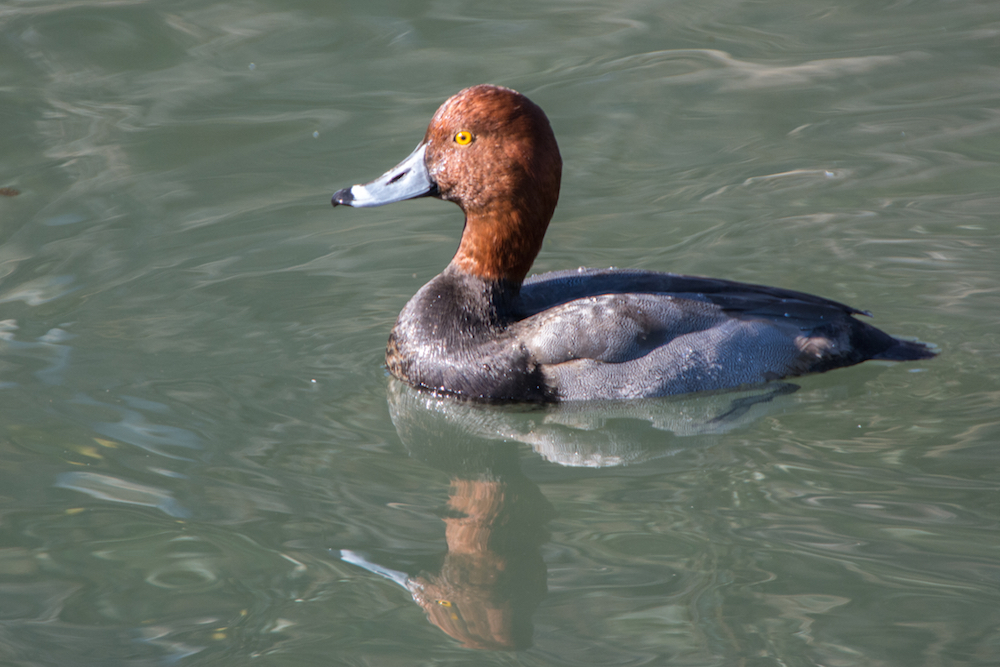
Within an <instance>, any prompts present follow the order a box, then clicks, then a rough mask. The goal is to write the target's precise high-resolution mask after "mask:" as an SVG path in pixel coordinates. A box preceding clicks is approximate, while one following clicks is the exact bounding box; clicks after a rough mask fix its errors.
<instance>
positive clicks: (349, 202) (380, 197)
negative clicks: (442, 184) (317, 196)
mask: <svg viewBox="0 0 1000 667" xmlns="http://www.w3.org/2000/svg"><path fill="white" fill-rule="evenodd" d="M426 149H427V144H425V143H423V142H420V145H419V146H417V148H416V149H415V150H414V151H413V152H412V153H410V156H409V157H408V158H406V159H405V160H403V161H402V162H400V163H399V164H397V165H396V166H395V167H393V168H392V169H390V170H389V171H387V172H385V173H384V174H382V175H381V176H379V177H378V178H376V179H375V180H374V181H372V182H371V183H365V184H363V185H352V186H351V187H349V188H344V189H343V190H337V191H336V192H335V193H333V199H332V200H331V201H332V202H333V205H334V206H337V205H338V204H342V205H344V206H353V207H355V208H364V207H367V206H381V205H382V204H391V203H393V202H397V201H403V200H404V199H414V198H416V197H428V196H432V195H435V194H437V183H435V182H434V179H433V178H431V175H430V173H429V172H428V171H427V165H425V164H424V152H425V151H426Z"/></svg>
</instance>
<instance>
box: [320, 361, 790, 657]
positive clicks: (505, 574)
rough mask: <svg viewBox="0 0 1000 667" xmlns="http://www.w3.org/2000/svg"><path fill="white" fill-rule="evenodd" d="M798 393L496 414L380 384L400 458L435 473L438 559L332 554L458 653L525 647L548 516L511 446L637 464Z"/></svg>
mask: <svg viewBox="0 0 1000 667" xmlns="http://www.w3.org/2000/svg"><path fill="white" fill-rule="evenodd" d="M797 389H798V387H797V386H796V385H793V384H790V383H773V384H768V385H764V386H760V387H754V388H751V389H747V390H744V391H738V392H724V393H717V394H707V395H701V396H695V397H691V396H688V397H681V398H674V399H656V400H648V401H630V402H627V403H618V404H607V403H603V404H596V405H594V404H581V405H573V404H569V405H566V404H564V405H561V406H556V407H544V408H540V407H523V408H519V407H515V408H511V407H498V406H489V405H480V404H474V403H468V402H459V401H455V400H453V399H450V398H446V397H439V396H435V395H433V394H428V393H424V392H420V391H417V390H414V389H412V388H410V387H407V386H406V385H404V384H402V383H400V382H398V381H395V380H390V385H389V392H388V396H389V409H390V414H391V416H392V421H393V424H394V425H395V426H396V430H397V432H398V434H399V437H400V439H401V440H402V441H403V444H404V445H405V446H406V448H407V450H408V451H409V453H410V455H411V456H412V457H413V458H414V459H417V460H419V461H422V462H423V463H425V464H427V465H429V466H431V467H433V468H436V469H437V470H440V471H442V472H444V473H446V474H447V475H448V476H449V478H450V480H451V487H450V495H449V498H448V501H447V503H446V504H445V506H444V508H443V510H442V512H441V513H440V516H441V519H442V520H443V521H444V523H445V526H446V527H445V542H446V547H447V548H446V551H445V552H444V554H443V555H441V556H440V557H439V558H436V559H434V562H433V563H431V564H428V563H414V562H412V560H411V561H410V562H409V563H407V564H406V565H396V567H400V568H402V569H395V568H394V567H390V566H389V565H387V564H384V562H385V561H387V560H397V561H400V562H403V561H407V560H408V559H407V558H406V556H405V555H395V557H394V556H393V555H388V556H386V557H384V558H380V559H379V560H382V561H383V562H382V563H380V562H376V560H375V558H374V557H373V556H371V555H369V554H365V553H361V552H358V551H354V550H349V549H342V550H341V551H340V557H341V559H342V560H344V561H345V562H348V563H351V564H354V565H357V566H359V567H362V568H364V569H366V570H368V571H370V572H372V573H374V574H378V575H380V576H383V577H385V578H387V579H389V580H391V581H393V582H395V583H397V584H398V585H400V586H402V587H403V588H405V589H406V590H407V591H409V593H410V595H412V596H413V600H414V601H415V602H416V603H417V604H419V605H420V606H421V607H422V608H423V610H424V612H425V613H426V614H427V618H428V620H429V621H430V622H431V623H433V624H434V625H436V626H437V627H439V628H440V629H441V630H443V631H444V632H445V633H447V634H448V635H450V636H451V637H453V638H454V639H456V640H458V641H460V642H462V644H463V646H465V647H466V648H474V649H485V650H517V649H524V648H527V647H529V646H531V643H532V634H533V621H532V618H533V616H534V613H535V611H536V610H537V608H538V606H539V604H540V603H541V601H542V600H543V599H544V597H545V594H546V591H547V587H546V574H547V572H546V566H545V562H544V561H543V559H542V553H541V547H542V545H543V544H544V543H545V542H547V541H548V539H549V534H548V532H547V529H546V524H547V523H548V522H549V521H550V520H551V519H552V518H553V517H554V516H555V509H554V508H553V507H552V505H551V503H549V501H548V500H547V499H546V498H545V496H544V495H543V494H542V491H541V489H540V488H539V487H538V485H537V484H536V483H535V482H533V481H532V480H530V479H529V478H528V477H526V476H525V474H524V473H523V472H522V470H521V464H520V455H519V443H521V444H527V445H529V446H531V448H532V449H533V450H534V451H535V452H536V453H538V454H539V455H541V456H542V457H543V458H545V459H546V460H548V461H550V462H552V463H556V464H559V465H561V466H569V467H590V468H604V467H613V466H622V465H628V464H635V463H640V462H643V461H648V460H650V459H654V458H659V457H663V456H669V455H670V454H671V453H672V452H674V451H676V447H675V446H674V445H673V444H672V442H671V438H670V437H665V436H666V435H667V432H672V433H673V434H674V435H696V434H715V433H723V432H726V431H729V430H732V429H734V428H736V427H738V426H744V425H746V424H748V423H750V422H752V421H754V420H756V419H758V418H760V417H761V416H763V415H764V414H766V413H767V412H768V411H769V410H773V409H774V408H775V407H776V406H780V405H781V401H780V400H779V399H781V398H782V397H785V396H789V395H790V394H792V393H794V392H795V391H796V390H797Z"/></svg>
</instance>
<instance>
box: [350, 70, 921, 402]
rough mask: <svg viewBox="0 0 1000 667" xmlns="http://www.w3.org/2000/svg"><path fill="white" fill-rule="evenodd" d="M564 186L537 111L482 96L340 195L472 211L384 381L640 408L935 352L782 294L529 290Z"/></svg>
mask: <svg viewBox="0 0 1000 667" xmlns="http://www.w3.org/2000/svg"><path fill="white" fill-rule="evenodd" d="M561 176H562V158H561V157H560V156H559V147H558V146H557V145H556V139H555V136H554V135H553V133H552V128H551V127H550V126H549V121H548V118H546V116H545V113H544V112H543V111H542V110H541V109H540V108H539V107H538V106H536V105H535V104H534V103H533V102H531V101H530V100H529V99H528V98H527V97H525V96H524V95H521V94H520V93H518V92H515V91H513V90H510V89H508V88H502V87H499V86H492V85H480V86H474V87H472V88H467V89H465V90H463V91H461V92H459V93H458V94H456V95H454V96H453V97H451V98H450V99H448V100H447V101H446V102H445V103H444V104H443V105H441V108H439V109H438V110H437V112H436V113H435V114H434V117H433V118H432V119H431V122H430V126H429V127H428V128H427V133H426V134H425V135H424V138H423V140H422V141H421V142H420V144H419V145H418V146H417V147H416V149H415V150H414V151H413V152H412V153H411V154H410V156H409V157H407V158H406V159H405V160H403V161H402V162H400V163H399V164H398V165H397V166H395V167H393V168H392V169H390V170H389V171H387V172H386V173H385V174H383V175H382V176H380V177H379V178H377V179H375V180H374V181H371V182H370V183H366V184H364V185H354V186H352V187H349V188H345V189H343V190H339V191H337V192H336V193H335V194H334V195H333V205H334V206H337V205H338V204H340V205H344V206H354V207H367V206H381V205H382V204H389V203H392V202H398V201H402V200H404V199H414V198H417V197H428V196H429V197H437V198H438V199H446V200H448V201H453V202H455V203H456V204H458V205H459V206H460V207H461V209H462V211H463V212H464V213H465V227H464V229H463V230H462V240H461V242H460V244H459V246H458V251H457V252H456V253H455V256H454V258H453V259H452V260H451V263H450V264H448V266H447V267H445V269H444V271H443V272H442V273H441V274H440V275H438V276H437V277H435V278H434V279H433V280H431V281H430V282H429V283H427V284H426V285H424V286H423V287H422V288H421V289H420V291H418V292H417V293H416V295H415V296H414V297H413V298H412V299H410V301H409V303H407V304H406V307H405V308H403V311H402V312H401V313H400V314H399V318H398V319H397V320H396V325H395V326H394V327H393V329H392V333H391V334H390V335H389V343H388V348H387V350H386V365H387V366H388V368H389V371H390V372H391V373H392V374H393V375H395V376H396V377H397V378H399V379H400V380H402V381H404V382H406V383H408V384H410V385H413V386H415V387H418V388H422V389H427V390H431V391H435V392H440V393H445V394H452V395H456V396H461V397H465V398H470V399H476V400H483V401H531V402H551V401H575V400H599V399H633V398H640V397H651V396H667V395H671V394H682V393H688V392H697V391H710V390H719V389H727V388H730V387H736V386H739V385H746V384H756V383H760V382H766V381H769V380H776V379H779V378H785V377H792V376H797V375H804V374H806V373H819V372H822V371H828V370H831V369H833V368H840V367H841V366H850V365H853V364H857V363H860V362H862V361H865V360H867V359H889V360H893V361H909V360H915V359H927V358H930V357H933V356H934V355H935V352H933V351H932V350H931V349H930V348H928V347H927V346H926V345H924V344H922V343H917V342H911V341H904V340H899V339H897V338H893V337H892V336H890V335H889V334H887V333H885V332H883V331H881V330H879V329H876V328H875V327H873V326H871V325H869V324H866V323H865V322H862V321H860V320H858V319H856V318H855V317H854V316H855V315H867V314H868V313H865V312H864V311H860V310H857V309H855V308H852V307H850V306H846V305H844V304H842V303H837V302H836V301H830V300H828V299H824V298H822V297H818V296H813V295H811V294H805V293H802V292H795V291H792V290H786V289H781V288H777V287H765V286H762V285H751V284H746V283H738V282H732V281H728V280H719V279H714V278H697V277H692V276H681V275H675V274H671V273H657V272H652V271H635V270H619V269H577V270H570V271H556V272H553V273H544V274H542V275H538V276H532V277H531V278H528V279H527V280H525V276H526V275H527V273H528V270H529V269H530V268H531V264H532V262H533V261H534V259H535V256H536V255H537V254H538V251H539V250H540V249H541V247H542V238H543V237H544V236H545V230H546V228H547V227H548V224H549V221H550V220H551V219H552V213H553V211H554V210H555V207H556V201H557V200H558V198H559V184H560V179H561Z"/></svg>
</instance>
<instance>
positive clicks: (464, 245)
mask: <svg viewBox="0 0 1000 667" xmlns="http://www.w3.org/2000/svg"><path fill="white" fill-rule="evenodd" d="M508 204H509V202H508ZM550 217H551V212H549V214H548V215H545V216H539V215H537V214H535V215H532V214H530V213H528V212H527V211H525V210H524V209H523V208H517V207H507V208H505V209H504V210H502V211H500V210H492V211H490V210H486V211H467V212H466V216H465V228H464V229H463V230H462V242H461V243H460V244H459V246H458V252H456V253H455V257H454V258H453V259H452V260H451V266H453V267H454V268H455V269H456V270H458V271H461V272H462V273H465V274H467V275H470V276H474V277H476V278H480V279H482V280H485V281H493V282H503V283H505V284H506V285H508V286H513V287H514V291H515V293H516V292H517V290H518V289H519V288H520V286H521V282H522V281H523V280H524V277H525V276H526V275H528V271H529V269H531V264H532V263H533V262H534V261H535V257H536V256H537V255H538V251H539V250H541V249H542V239H543V238H544V237H545V229H546V228H547V227H548V224H549V218H550Z"/></svg>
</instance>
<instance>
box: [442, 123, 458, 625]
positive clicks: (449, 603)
mask: <svg viewBox="0 0 1000 667" xmlns="http://www.w3.org/2000/svg"><path fill="white" fill-rule="evenodd" d="M459 134H461V133H459ZM455 140H456V141H458V138H457V137H456V138H455ZM437 603H438V604H439V605H441V606H442V607H450V606H451V602H449V601H448V600H438V601H437Z"/></svg>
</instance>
